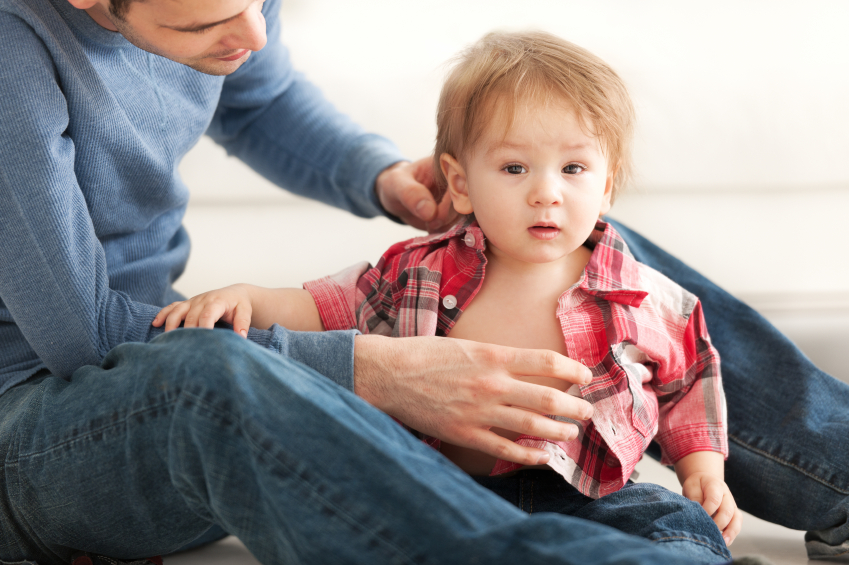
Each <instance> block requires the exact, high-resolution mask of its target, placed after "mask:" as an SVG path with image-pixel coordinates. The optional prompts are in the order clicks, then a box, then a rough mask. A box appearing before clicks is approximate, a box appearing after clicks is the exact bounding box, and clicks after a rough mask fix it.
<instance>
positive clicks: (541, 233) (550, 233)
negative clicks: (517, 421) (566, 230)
mask: <svg viewBox="0 0 849 565" xmlns="http://www.w3.org/2000/svg"><path fill="white" fill-rule="evenodd" d="M528 232H529V233H530V234H531V235H532V236H534V237H535V238H537V239H542V240H549V239H554V238H555V237H557V236H558V235H560V229H559V228H557V227H555V226H531V227H529V228H528Z"/></svg>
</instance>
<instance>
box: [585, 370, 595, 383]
mask: <svg viewBox="0 0 849 565" xmlns="http://www.w3.org/2000/svg"><path fill="white" fill-rule="evenodd" d="M584 380H585V381H586V382H591V381H592V380H593V372H592V371H590V370H589V369H587V370H585V371H584Z"/></svg>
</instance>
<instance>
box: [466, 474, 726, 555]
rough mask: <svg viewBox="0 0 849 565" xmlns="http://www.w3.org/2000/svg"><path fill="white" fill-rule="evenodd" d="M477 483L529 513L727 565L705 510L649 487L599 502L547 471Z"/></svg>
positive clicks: (639, 486) (629, 486)
mask: <svg viewBox="0 0 849 565" xmlns="http://www.w3.org/2000/svg"><path fill="white" fill-rule="evenodd" d="M475 480H476V481H477V482H478V483H479V484H481V485H483V486H485V487H487V488H489V489H490V490H492V491H493V492H495V493H496V494H498V495H499V496H501V497H502V498H504V499H505V500H507V501H508V502H511V503H513V504H514V505H516V506H518V507H519V508H520V509H522V510H524V511H525V512H529V513H533V514H534V515H536V514H538V513H540V512H557V513H559V514H567V515H570V516H575V517H579V518H584V519H585V520H591V521H593V522H597V523H600V524H605V525H607V526H611V527H614V528H617V529H619V530H621V531H623V532H625V533H628V534H632V535H636V536H640V537H644V538H647V539H649V540H651V541H653V542H655V543H657V544H659V545H661V546H663V547H665V548H667V549H670V550H672V551H674V552H676V553H677V554H678V555H679V556H681V557H682V558H684V559H685V560H686V561H687V562H688V563H691V564H693V565H701V564H704V565H711V564H716V563H726V562H727V561H729V560H730V559H731V554H730V552H729V551H728V548H727V547H726V546H725V541H724V540H723V539H722V534H720V532H719V529H718V528H717V527H716V525H715V524H714V523H713V520H711V519H710V516H708V515H707V513H706V512H705V511H704V509H702V507H701V506H699V505H698V504H696V503H695V502H692V501H690V500H687V499H686V498H684V497H683V496H681V495H680V494H676V493H673V492H670V491H668V490H666V489H665V488H663V487H661V486H658V485H654V484H650V483H640V484H634V483H628V484H626V485H625V487H623V488H622V489H621V490H619V491H618V492H615V493H613V494H609V495H607V496H604V497H602V498H600V499H598V500H594V499H592V498H590V497H587V496H584V495H583V494H581V493H580V492H578V490H577V489H576V488H575V487H573V486H572V485H570V484H569V483H567V482H566V481H565V480H563V477H561V476H560V475H558V474H557V473H555V472H554V471H549V470H535V469H528V470H523V471H519V472H518V473H516V474H515V475H513V476H510V477H505V478H501V477H475Z"/></svg>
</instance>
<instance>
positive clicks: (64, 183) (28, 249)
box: [0, 11, 354, 388]
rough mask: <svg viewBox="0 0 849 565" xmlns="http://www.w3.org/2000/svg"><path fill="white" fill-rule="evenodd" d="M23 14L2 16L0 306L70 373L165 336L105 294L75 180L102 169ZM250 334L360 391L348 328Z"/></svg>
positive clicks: (95, 243)
mask: <svg viewBox="0 0 849 565" xmlns="http://www.w3.org/2000/svg"><path fill="white" fill-rule="evenodd" d="M21 18H22V16H21V17H19V16H16V15H12V14H10V13H8V12H5V11H0V30H1V31H0V47H2V48H3V50H4V52H5V53H7V58H8V60H9V64H7V65H3V66H2V68H0V92H2V93H3V96H0V133H2V135H0V265H2V268H0V298H2V306H4V307H5V308H7V309H8V310H9V313H10V314H11V317H12V319H11V320H8V321H11V322H13V323H14V324H15V325H16V326H17V328H18V329H19V330H20V332H21V333H22V334H23V337H24V338H25V339H26V342H25V343H26V345H27V346H29V347H30V348H31V349H32V350H33V352H34V354H35V355H37V356H38V358H39V359H40V360H41V362H42V363H43V364H44V366H46V367H47V368H48V369H49V370H50V371H51V372H52V373H53V374H55V375H57V376H68V375H70V374H71V373H73V371H75V370H76V369H78V368H79V367H82V366H83V365H90V364H99V363H100V361H101V360H102V359H103V357H104V356H105V355H106V353H107V352H108V351H110V350H111V349H112V348H114V347H115V346H117V345H119V344H121V343H125V342H130V341H149V340H150V339H152V338H153V337H155V336H156V335H158V334H160V333H161V332H162V330H161V329H160V328H154V327H153V326H151V321H152V320H153V319H154V317H155V315H156V313H157V312H158V310H159V307H158V306H155V305H152V304H147V303H144V302H141V301H139V300H136V299H133V297H132V296H130V295H129V294H128V293H126V292H121V291H116V290H114V289H113V288H111V287H110V273H109V272H108V270H107V258H106V256H107V254H106V252H105V250H104V247H103V245H102V244H101V242H100V240H99V238H98V236H97V233H96V231H95V228H94V222H93V220H92V217H91V214H90V211H89V203H88V202H87V201H86V196H85V195H84V194H83V190H82V188H81V186H80V185H79V182H78V179H77V176H76V167H78V166H88V167H97V166H98V165H99V164H98V163H96V162H95V163H91V162H89V163H86V162H85V158H84V156H80V155H78V154H77V147H76V145H75V142H74V137H73V135H74V134H75V133H79V132H78V129H77V128H78V127H79V124H73V126H74V127H73V128H72V127H70V126H71V115H70V113H69V101H68V99H67V98H66V94H65V92H64V90H63V88H65V87H66V86H67V80H65V81H63V80H62V79H63V78H66V79H67V77H62V74H61V72H60V70H59V69H58V68H57V66H56V65H55V64H54V61H53V58H52V56H51V53H50V51H49V49H48V48H47V47H46V45H45V42H44V41H42V39H41V37H40V36H39V35H38V32H37V31H36V29H38V25H37V24H38V22H25V21H24V20H23V19H21ZM45 33H47V34H48V36H47V38H46V39H45V41H53V42H54V43H55V41H56V38H55V37H53V36H50V35H49V31H47V32H45ZM65 70H66V71H67V69H65ZM70 72H73V70H71V71H70ZM70 78H72V79H73V78H75V77H73V76H72V77H70ZM104 119H108V117H105V118H104ZM72 130H73V131H72ZM125 166H128V167H129V166H132V163H127V164H125ZM131 207H132V206H131V205H130V208H131ZM110 212H112V213H114V214H115V217H114V222H113V224H114V225H110V229H113V230H115V231H118V232H119V233H120V232H121V230H122V229H131V228H126V226H127V225H132V221H133V220H134V218H132V217H125V216H121V215H120V214H121V211H120V210H114V211H111V210H110ZM123 213H124V214H125V215H131V212H126V211H125V212H123ZM249 337H250V339H252V340H253V341H255V342H257V343H259V344H260V345H262V346H264V347H267V348H269V349H273V350H275V351H278V352H281V353H285V354H287V355H289V356H291V357H293V358H294V359H295V360H297V361H300V362H302V363H304V364H306V365H308V366H310V367H313V368H314V369H316V370H320V372H322V373H323V374H325V375H326V376H328V377H329V378H331V379H332V380H334V381H335V382H337V383H339V384H340V385H342V386H346V387H348V388H352V387H353V348H354V342H353V338H354V333H353V332H336V333H333V334H331V333H323V334H314V335H310V334H298V333H295V332H289V331H287V330H285V329H283V328H280V327H275V328H273V329H272V330H271V331H267V330H262V331H259V330H257V331H252V332H251V334H250V335H249ZM328 350H336V351H338V354H335V355H328V354H327V353H326V352H327V351H328ZM3 361H8V360H7V359H3ZM4 368H5V367H4Z"/></svg>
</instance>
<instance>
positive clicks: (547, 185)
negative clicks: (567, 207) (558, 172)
mask: <svg viewBox="0 0 849 565" xmlns="http://www.w3.org/2000/svg"><path fill="white" fill-rule="evenodd" d="M558 180H559V179H552V178H549V177H547V176H546V177H542V178H540V179H539V180H538V182H536V183H535V184H534V188H533V190H531V193H530V194H529V195H528V196H529V201H530V202H529V203H530V205H531V206H557V205H559V204H562V203H563V195H562V194H561V192H560V187H559V183H558V182H557V181H558Z"/></svg>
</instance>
